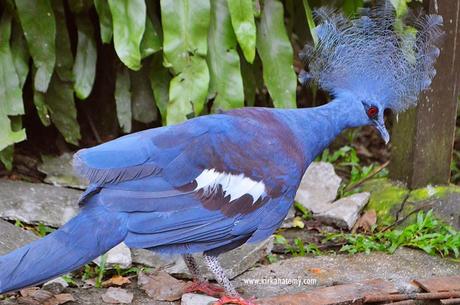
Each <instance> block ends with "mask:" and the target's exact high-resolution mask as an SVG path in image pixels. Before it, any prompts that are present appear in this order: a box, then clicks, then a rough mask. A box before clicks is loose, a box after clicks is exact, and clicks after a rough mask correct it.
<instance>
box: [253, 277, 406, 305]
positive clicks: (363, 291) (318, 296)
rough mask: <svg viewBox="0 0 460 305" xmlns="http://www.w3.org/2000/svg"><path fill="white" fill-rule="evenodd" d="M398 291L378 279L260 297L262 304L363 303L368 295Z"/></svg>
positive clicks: (318, 304) (322, 304) (258, 302)
mask: <svg viewBox="0 0 460 305" xmlns="http://www.w3.org/2000/svg"><path fill="white" fill-rule="evenodd" d="M397 292H398V291H397V290H396V289H395V288H394V286H393V285H392V284H391V283H389V282H386V281H383V280H380V279H376V280H367V281H362V282H359V283H353V284H345V285H337V286H333V287H325V288H320V289H315V290H313V291H309V292H305V293H296V294H289V295H279V296H274V297H271V298H265V299H259V300H257V304H260V305H304V304H315V305H320V304H321V305H326V304H362V303H363V301H364V298H365V296H366V295H373V294H374V295H375V294H383V295H386V294H394V293H397Z"/></svg>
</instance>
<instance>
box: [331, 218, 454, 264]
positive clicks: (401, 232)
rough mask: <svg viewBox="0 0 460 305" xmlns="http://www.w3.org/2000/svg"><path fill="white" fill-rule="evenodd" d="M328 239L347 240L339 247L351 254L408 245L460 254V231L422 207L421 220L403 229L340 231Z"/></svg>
mask: <svg viewBox="0 0 460 305" xmlns="http://www.w3.org/2000/svg"><path fill="white" fill-rule="evenodd" d="M327 239H328V240H334V241H344V242H345V243H346V244H345V245H343V246H342V248H341V249H340V250H339V251H340V252H347V253H350V254H354V253H358V252H365V253H370V252H371V251H383V252H387V253H393V252H394V251H396V249H398V248H400V247H402V246H406V247H411V248H416V249H420V250H423V251H425V252H426V253H428V254H430V255H440V256H442V257H455V258H459V257H460V232H459V231H456V230H455V229H453V228H452V227H450V226H449V225H447V224H445V223H443V222H441V221H440V220H438V219H436V218H434V216H433V213H432V211H431V210H430V211H429V212H427V213H424V212H423V211H420V212H419V213H418V214H417V221H416V223H414V224H410V225H408V226H407V227H405V228H403V229H394V230H389V231H384V232H375V230H374V233H372V234H371V235H364V234H351V233H338V234H329V235H328V237H327Z"/></svg>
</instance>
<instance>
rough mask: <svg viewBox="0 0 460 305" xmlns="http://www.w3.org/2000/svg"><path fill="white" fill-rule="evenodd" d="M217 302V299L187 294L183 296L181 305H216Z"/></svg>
mask: <svg viewBox="0 0 460 305" xmlns="http://www.w3.org/2000/svg"><path fill="white" fill-rule="evenodd" d="M216 301H217V299H216V298H213V297H210V296H207V295H202V294H196V293H186V294H184V295H183V296H182V299H181V303H180V304H181V305H209V304H214V303H215V302H216Z"/></svg>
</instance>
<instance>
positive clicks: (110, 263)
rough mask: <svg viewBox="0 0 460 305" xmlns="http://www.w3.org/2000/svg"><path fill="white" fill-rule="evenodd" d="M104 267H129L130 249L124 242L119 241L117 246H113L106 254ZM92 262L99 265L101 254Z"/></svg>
mask: <svg viewBox="0 0 460 305" xmlns="http://www.w3.org/2000/svg"><path fill="white" fill-rule="evenodd" d="M105 255H106V261H105V264H106V268H108V269H110V268H113V267H114V266H115V265H118V266H120V267H121V268H123V269H127V268H129V267H131V265H132V263H133V260H132V258H131V250H130V249H129V248H128V246H126V245H125V243H120V244H118V245H117V246H115V247H113V248H112V249H110V250H109V252H107V253H106V254H105ZM94 263H96V264H97V265H99V266H100V264H101V256H99V257H98V258H96V259H95V260H94Z"/></svg>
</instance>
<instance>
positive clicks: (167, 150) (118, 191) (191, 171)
mask: <svg viewBox="0 0 460 305" xmlns="http://www.w3.org/2000/svg"><path fill="white" fill-rule="evenodd" d="M150 132H151V133H142V134H140V135H138V134H134V135H131V136H129V137H125V138H121V139H120V140H116V141H114V142H113V143H108V144H107V147H109V148H111V147H112V148H113V150H110V149H101V148H99V149H94V151H93V152H92V154H94V155H95V156H97V157H98V158H102V159H104V158H109V156H110V155H109V154H107V152H109V151H110V152H111V155H113V156H114V157H113V159H112V160H105V159H104V162H106V163H105V164H104V162H103V165H104V166H100V164H99V163H98V162H93V163H91V162H89V160H90V158H86V159H87V160H88V161H87V162H86V163H85V166H86V167H87V168H89V169H91V170H94V171H95V172H96V173H102V174H103V175H106V173H110V174H112V173H114V175H113V176H117V177H121V178H117V179H116V181H115V182H113V181H114V180H107V179H105V178H104V177H102V179H99V180H98V181H99V183H105V184H104V185H102V186H101V190H100V191H99V192H100V193H99V195H98V196H99V198H101V199H102V201H103V203H104V204H107V205H110V206H111V208H113V209H116V210H119V211H123V212H126V213H128V215H129V222H128V230H129V232H130V233H129V234H128V237H127V240H126V242H127V244H128V245H130V246H132V247H142V248H152V249H155V250H159V249H160V250H162V251H163V250H164V251H166V252H167V251H170V252H175V253H178V252H181V251H182V252H195V251H208V250H211V249H216V248H225V247H229V245H236V246H238V245H239V244H238V243H240V244H241V242H244V241H246V240H248V239H250V238H251V236H252V235H257V236H260V238H258V239H262V238H265V237H266V236H265V235H267V236H268V235H269V234H270V233H271V231H272V228H274V227H275V226H276V225H278V224H279V223H280V222H281V221H282V219H283V218H284V216H285V215H286V213H287V210H288V208H289V206H290V204H291V203H292V200H293V198H294V194H295V190H296V188H297V186H298V184H299V182H300V178H301V175H302V170H303V166H304V160H303V156H302V153H301V151H300V149H298V147H296V145H297V144H296V142H295V141H293V142H291V141H289V138H290V137H291V132H290V130H289V129H288V128H287V127H285V126H284V125H283V124H281V122H279V121H277V120H275V119H274V118H273V121H270V124H264V123H263V122H260V121H259V120H257V119H249V118H242V117H239V116H235V115H224V114H222V115H216V116H208V117H203V118H199V119H195V120H190V121H188V122H186V123H185V124H181V125H177V126H172V127H168V128H165V129H163V130H160V131H158V132H153V131H150ZM117 141H118V143H116V142H117ZM120 145H123V146H124V145H127V146H128V147H123V149H121V150H119V151H117V150H116V149H117V147H120ZM96 148H97V147H96ZM133 150H134V151H135V152H134V154H133V156H132V157H130V156H129V154H131V152H132V151H133ZM118 153H124V154H126V155H127V156H125V157H123V156H116V157H115V155H117V154H118ZM152 153H153V155H151V154H152ZM104 155H105V156H104ZM87 156H89V154H88V155H87ZM94 159H97V158H94ZM114 161H116V162H114ZM143 164H148V165H153V166H155V169H157V170H155V172H154V174H150V175H148V174H145V172H143V170H142V169H138V168H137V167H138V166H141V167H142V165H143ZM120 169H122V170H120ZM132 171H134V173H136V172H138V173H141V174H130V173H131V172H132ZM144 174H145V175H144ZM109 176H110V175H109ZM132 177H134V178H132ZM109 182H110V183H109ZM279 205H282V206H281V207H279ZM270 230H271V231H270ZM269 231H270V232H269ZM257 232H260V234H258V233H257ZM263 232H266V233H265V234H263ZM256 239H257V238H256Z"/></svg>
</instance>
